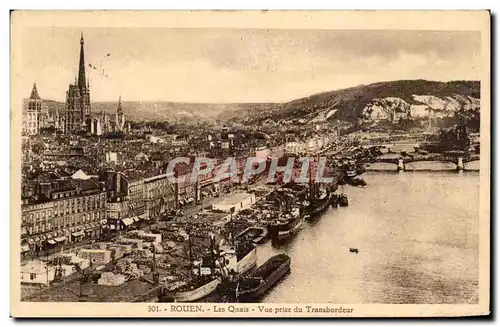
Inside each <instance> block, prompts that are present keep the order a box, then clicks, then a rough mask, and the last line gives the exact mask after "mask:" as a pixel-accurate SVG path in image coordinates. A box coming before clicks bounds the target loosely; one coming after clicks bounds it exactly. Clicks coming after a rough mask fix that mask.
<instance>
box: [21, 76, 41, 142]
mask: <svg viewBox="0 0 500 327" xmlns="http://www.w3.org/2000/svg"><path fill="white" fill-rule="evenodd" d="M41 119H42V99H41V98H40V96H39V95H38V90H37V88H36V83H33V89H32V90H31V95H30V98H29V99H28V108H27V110H26V116H25V119H24V123H25V133H26V134H28V135H37V134H38V133H39V131H40V125H41Z"/></svg>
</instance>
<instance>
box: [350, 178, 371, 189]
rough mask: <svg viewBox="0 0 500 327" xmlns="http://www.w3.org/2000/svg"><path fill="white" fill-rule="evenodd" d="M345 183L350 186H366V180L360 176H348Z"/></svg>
mask: <svg viewBox="0 0 500 327" xmlns="http://www.w3.org/2000/svg"><path fill="white" fill-rule="evenodd" d="M347 183H348V184H349V185H351V186H361V187H363V186H366V185H367V184H366V182H365V181H364V179H362V178H361V177H355V178H349V179H348V180H347Z"/></svg>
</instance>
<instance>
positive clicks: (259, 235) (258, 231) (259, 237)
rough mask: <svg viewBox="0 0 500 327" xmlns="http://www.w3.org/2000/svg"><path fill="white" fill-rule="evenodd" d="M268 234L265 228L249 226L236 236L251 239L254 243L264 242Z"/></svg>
mask: <svg viewBox="0 0 500 327" xmlns="http://www.w3.org/2000/svg"><path fill="white" fill-rule="evenodd" d="M267 235H268V232H267V229H266V228H264V227H260V226H251V227H248V228H247V229H245V230H244V231H243V232H241V233H240V234H239V235H238V236H237V237H236V238H237V239H243V240H247V241H251V242H253V243H255V244H261V243H264V241H265V240H266V238H267Z"/></svg>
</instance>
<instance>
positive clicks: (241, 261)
mask: <svg viewBox="0 0 500 327" xmlns="http://www.w3.org/2000/svg"><path fill="white" fill-rule="evenodd" d="M221 257H222V258H223V261H224V267H225V270H226V271H227V273H228V275H231V276H236V277H237V276H241V275H244V274H245V273H247V272H248V271H250V270H251V269H252V268H255V266H257V247H256V246H255V244H253V243H252V242H249V241H237V242H236V250H235V247H234V246H232V245H231V246H229V247H226V248H222V252H221Z"/></svg>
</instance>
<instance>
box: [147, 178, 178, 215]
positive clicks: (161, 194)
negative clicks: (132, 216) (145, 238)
mask: <svg viewBox="0 0 500 327" xmlns="http://www.w3.org/2000/svg"><path fill="white" fill-rule="evenodd" d="M171 174H172V176H173V173H171ZM144 190H145V195H146V197H145V202H146V216H147V217H148V218H149V219H158V218H159V217H160V215H161V214H162V213H163V212H165V211H166V210H169V209H174V208H176V205H175V203H176V189H175V186H174V185H173V184H172V183H170V181H169V174H161V175H157V176H153V177H150V178H148V179H146V180H144Z"/></svg>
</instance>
